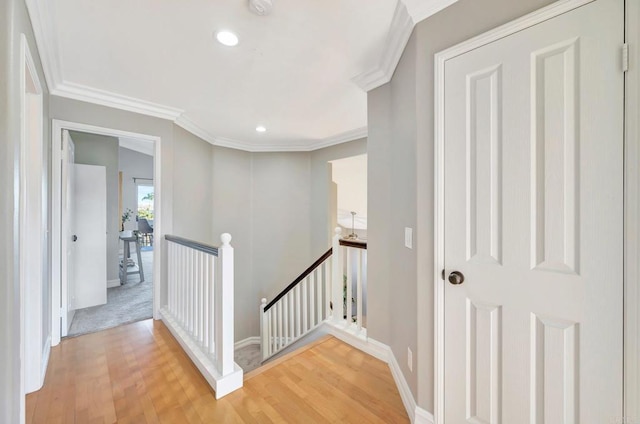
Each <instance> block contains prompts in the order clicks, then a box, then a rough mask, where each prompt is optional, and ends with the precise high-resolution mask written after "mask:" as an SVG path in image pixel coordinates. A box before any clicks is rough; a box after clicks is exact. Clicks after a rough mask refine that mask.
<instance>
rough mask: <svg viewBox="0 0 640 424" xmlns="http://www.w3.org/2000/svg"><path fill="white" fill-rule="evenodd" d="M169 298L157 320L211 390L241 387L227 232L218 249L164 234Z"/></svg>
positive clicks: (221, 393)
mask: <svg viewBox="0 0 640 424" xmlns="http://www.w3.org/2000/svg"><path fill="white" fill-rule="evenodd" d="M165 238H166V240H167V244H168V246H167V259H168V273H167V275H168V291H167V292H168V299H167V300H168V302H167V305H166V306H165V307H163V308H162V309H161V311H160V312H161V316H162V320H163V321H164V322H165V324H166V325H167V328H169V330H170V331H171V333H172V334H173V335H174V336H175V338H176V339H177V340H178V342H179V343H180V345H181V346H182V347H183V349H184V350H185V352H186V353H187V354H188V355H189V357H190V358H191V360H192V361H193V362H194V364H195V365H196V367H197V368H198V369H199V370H200V372H201V373H202V375H203V376H204V377H205V379H206V380H207V382H208V383H209V384H210V385H211V387H212V388H213V389H214V390H215V392H216V398H217V399H219V398H221V397H222V396H224V395H226V394H228V393H231V392H232V391H234V390H236V389H239V388H240V387H242V374H243V372H242V369H241V368H240V367H239V366H238V365H237V364H235V362H234V360H233V355H234V313H233V306H234V259H233V247H232V246H231V244H230V242H231V235H229V234H227V233H225V234H222V235H221V237H220V240H221V242H222V245H221V246H220V247H219V248H216V247H213V246H208V245H204V244H202V243H198V242H195V241H191V240H186V239H183V238H180V237H175V236H165Z"/></svg>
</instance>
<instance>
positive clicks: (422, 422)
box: [414, 406, 435, 424]
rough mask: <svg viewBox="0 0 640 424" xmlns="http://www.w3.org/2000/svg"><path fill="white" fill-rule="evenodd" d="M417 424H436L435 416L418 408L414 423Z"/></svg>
mask: <svg viewBox="0 0 640 424" xmlns="http://www.w3.org/2000/svg"><path fill="white" fill-rule="evenodd" d="M414 423H415V424H434V423H435V419H434V418H433V414H430V413H429V412H427V411H425V410H424V409H422V408H420V407H419V406H416V419H415V421H414Z"/></svg>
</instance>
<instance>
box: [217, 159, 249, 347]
mask: <svg viewBox="0 0 640 424" xmlns="http://www.w3.org/2000/svg"><path fill="white" fill-rule="evenodd" d="M211 163H212V168H213V179H212V181H211V185H212V191H213V199H214V203H213V209H212V219H213V224H212V225H213V238H214V240H215V242H216V244H218V243H219V240H220V234H222V233H229V234H231V236H232V237H233V240H231V244H232V245H233V248H234V259H235V262H236V264H237V266H236V267H235V304H234V307H235V316H236V319H235V339H236V341H238V340H243V339H246V338H247V337H251V336H256V335H258V334H260V330H259V328H258V318H259V316H258V305H259V304H260V299H259V296H258V287H259V281H255V280H254V279H253V237H252V234H253V232H252V228H253V225H252V220H251V216H252V215H251V209H252V196H251V188H252V184H251V181H252V174H251V153H248V152H244V151H241V150H234V149H227V148H225V147H214V148H213V150H212V153H211Z"/></svg>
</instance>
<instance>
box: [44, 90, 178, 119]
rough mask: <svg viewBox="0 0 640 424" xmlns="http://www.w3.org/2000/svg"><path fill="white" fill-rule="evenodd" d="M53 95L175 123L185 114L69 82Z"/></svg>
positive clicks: (53, 92) (168, 107) (53, 91)
mask: <svg viewBox="0 0 640 424" xmlns="http://www.w3.org/2000/svg"><path fill="white" fill-rule="evenodd" d="M51 94H52V95H54V96H60V97H66V98H69V99H74V100H79V101H82V102H87V103H94V104H97V105H102V106H107V107H111V108H114V109H120V110H126V111H129V112H135V113H139V114H142V115H147V116H154V117H156V118H162V119H168V120H170V121H174V120H175V119H177V118H178V117H179V116H180V115H181V114H182V113H183V111H182V110H181V109H177V108H173V107H170V106H165V105H161V104H158V103H153V102H148V101H146V100H141V99H136V98H134V97H129V96H125V95H122V94H117V93H112V92H110V91H106V90H101V89H98V88H93V87H89V86H86V85H81V84H76V83H72V82H68V81H63V82H61V83H59V84H57V85H56V86H54V87H52V88H51Z"/></svg>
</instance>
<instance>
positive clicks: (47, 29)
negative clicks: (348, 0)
mask: <svg viewBox="0 0 640 424" xmlns="http://www.w3.org/2000/svg"><path fill="white" fill-rule="evenodd" d="M25 1H26V4H27V9H28V11H29V17H30V18H31V23H32V26H33V31H34V34H35V38H36V44H37V46H38V53H39V56H40V61H41V62H42V68H43V70H44V74H45V79H46V81H47V86H48V88H49V93H50V94H52V95H54V96H59V97H65V98H69V99H74V100H79V101H83V102H87V103H93V104H97V105H101V106H106V107H110V108H114V109H120V110H126V111H129V112H134V113H139V114H142V115H146V116H153V117H156V118H161V119H167V120H170V121H174V122H175V124H176V125H178V126H180V127H182V128H184V129H185V130H186V131H189V132H190V133H192V134H194V135H196V136H198V137H200V138H202V139H203V140H205V141H207V142H209V143H211V144H213V145H215V146H222V147H228V148H232V149H237V150H245V151H248V152H310V151H313V150H318V149H322V148H324V147H329V146H334V145H336V144H341V143H345V142H348V141H352V140H357V139H359V138H363V137H366V136H367V129H366V127H364V128H357V129H355V130H351V131H347V132H345V133H341V134H337V135H334V136H331V137H328V138H325V139H321V140H317V141H314V142H310V143H308V142H307V143H300V144H264V145H257V144H252V143H247V142H244V141H240V140H233V139H230V138H224V137H218V136H215V135H213V134H211V133H210V132H208V131H207V130H205V129H203V128H202V127H200V126H199V125H198V124H196V123H195V122H193V121H192V120H191V119H189V118H188V117H187V116H185V113H184V111H183V110H182V109H179V108H175V107H171V106H166V105H162V104H158V103H153V102H149V101H146V100H141V99H137V98H134V97H129V96H125V95H122V94H118V93H113V92H110V91H106V90H102V89H98V88H93V87H89V86H86V85H82V84H77V83H73V82H69V81H65V80H64V78H63V76H62V64H61V62H60V57H61V55H60V50H59V47H58V46H59V44H58V39H57V31H56V30H55V20H54V19H53V13H52V12H53V11H52V7H53V6H52V2H49V1H46V0H25ZM409 33H410V32H409Z"/></svg>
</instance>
